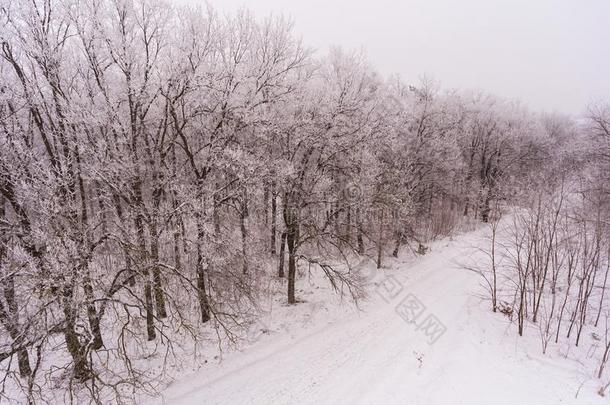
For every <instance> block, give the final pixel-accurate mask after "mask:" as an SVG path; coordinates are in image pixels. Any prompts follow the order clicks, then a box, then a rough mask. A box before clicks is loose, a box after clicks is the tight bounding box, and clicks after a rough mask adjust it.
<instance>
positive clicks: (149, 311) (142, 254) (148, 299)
mask: <svg viewBox="0 0 610 405" xmlns="http://www.w3.org/2000/svg"><path fill="white" fill-rule="evenodd" d="M143 222H144V220H143V218H142V214H141V213H139V212H138V213H136V218H135V225H136V233H137V237H138V257H139V263H137V266H138V267H140V268H141V269H142V270H141V271H140V273H141V274H142V278H143V279H144V306H145V308H144V309H145V311H146V332H147V334H148V340H149V341H150V340H154V339H155V338H156V337H157V333H156V332H155V318H154V313H153V311H154V310H153V308H154V305H153V296H152V286H151V283H150V271H149V270H148V257H147V254H146V240H145V239H144V223H143Z"/></svg>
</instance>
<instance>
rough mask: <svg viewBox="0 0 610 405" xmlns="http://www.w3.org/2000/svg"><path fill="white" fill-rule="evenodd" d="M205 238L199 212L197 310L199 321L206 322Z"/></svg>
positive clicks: (208, 314) (207, 319)
mask: <svg viewBox="0 0 610 405" xmlns="http://www.w3.org/2000/svg"><path fill="white" fill-rule="evenodd" d="M204 238H205V230H204V227H203V223H202V218H201V214H197V265H196V272H197V298H198V299H199V310H200V312H201V322H203V323H206V322H208V321H209V320H210V305H209V302H208V296H207V292H206V286H205V269H204V257H203V250H202V245H203V241H204Z"/></svg>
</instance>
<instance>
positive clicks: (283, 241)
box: [277, 232, 286, 278]
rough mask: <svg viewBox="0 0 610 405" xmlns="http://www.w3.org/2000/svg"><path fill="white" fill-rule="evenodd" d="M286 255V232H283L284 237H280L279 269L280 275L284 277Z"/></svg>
mask: <svg viewBox="0 0 610 405" xmlns="http://www.w3.org/2000/svg"><path fill="white" fill-rule="evenodd" d="M285 256H286V232H282V237H281V238H280V264H279V269H278V273H277V275H278V277H280V278H283V277H284V257H285Z"/></svg>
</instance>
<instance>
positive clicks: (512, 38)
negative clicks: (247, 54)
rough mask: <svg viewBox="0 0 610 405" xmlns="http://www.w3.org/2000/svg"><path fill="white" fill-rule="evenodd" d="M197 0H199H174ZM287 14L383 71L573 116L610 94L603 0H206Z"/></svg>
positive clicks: (301, 31) (228, 7)
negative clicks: (424, 77) (361, 52)
mask: <svg viewBox="0 0 610 405" xmlns="http://www.w3.org/2000/svg"><path fill="white" fill-rule="evenodd" d="M173 1H174V2H175V3H185V2H186V3H191V4H202V5H203V4H204V0H173ZM209 3H210V4H211V5H212V6H213V7H214V8H215V9H217V10H218V11H220V12H232V11H235V10H237V9H239V8H240V7H245V8H248V9H250V10H252V11H253V12H254V13H255V15H256V16H257V17H265V16H267V15H269V14H271V13H273V14H282V15H285V16H289V17H291V18H292V19H293V20H294V22H295V31H296V33H297V34H298V35H301V36H302V38H303V41H304V43H305V44H307V45H309V46H312V47H314V48H315V49H317V50H318V52H320V53H321V52H324V51H325V50H326V49H327V48H328V46H331V45H340V46H342V47H345V48H360V47H363V48H364V49H365V50H366V53H367V55H368V59H369V61H370V62H371V63H372V64H373V65H374V66H375V67H376V68H377V69H378V70H379V71H380V72H381V73H383V74H390V73H398V74H400V76H401V77H402V78H403V79H404V80H405V81H407V82H409V83H414V82H416V81H417V80H418V78H419V77H421V76H422V75H424V74H425V75H427V76H429V77H432V78H434V79H435V80H437V81H439V82H441V84H442V86H443V87H446V88H464V89H481V90H486V91H489V92H492V93H495V94H497V95H500V96H504V97H509V98H518V99H520V100H522V101H523V102H525V103H526V104H527V105H529V106H530V107H531V108H534V109H538V110H546V111H558V112H563V113H568V114H572V115H579V114H581V113H582V112H583V111H584V110H585V107H586V106H587V104H589V103H591V102H595V101H599V100H609V101H610V0H397V1H392V0H299V1H293V0H250V1H244V0H210V1H209Z"/></svg>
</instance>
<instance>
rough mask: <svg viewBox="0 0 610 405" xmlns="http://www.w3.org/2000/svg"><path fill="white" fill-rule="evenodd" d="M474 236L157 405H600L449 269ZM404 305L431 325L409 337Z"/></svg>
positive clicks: (190, 382) (474, 278)
mask: <svg viewBox="0 0 610 405" xmlns="http://www.w3.org/2000/svg"><path fill="white" fill-rule="evenodd" d="M482 234H483V232H482V231H479V232H474V233H470V234H467V235H464V236H462V237H459V238H457V239H456V240H455V241H452V242H447V241H445V242H442V243H438V244H436V245H434V246H433V250H432V251H431V252H430V253H428V254H427V255H425V256H423V257H421V258H418V259H417V260H416V261H414V262H412V263H409V264H408V265H407V264H406V263H405V264H404V265H402V266H401V265H398V268H397V269H396V270H389V271H387V272H386V273H385V276H381V277H378V279H377V281H380V279H381V280H385V284H383V283H382V284H379V286H378V287H377V288H376V289H375V288H373V291H374V292H373V293H372V294H371V300H370V301H369V302H368V303H366V304H365V305H364V307H363V311H360V312H353V313H352V314H350V315H346V316H344V317H343V318H339V319H333V320H329V321H325V322H319V324H318V325H317V326H315V327H312V328H309V329H307V330H304V331H301V332H299V331H296V332H293V333H289V334H279V333H278V334H275V335H272V336H269V337H268V338H267V339H265V340H264V341H260V342H257V344H255V345H253V346H252V347H250V348H248V350H245V351H244V352H243V353H237V355H235V356H230V357H229V358H227V359H226V360H225V361H223V362H222V363H221V364H219V365H214V366H213V367H206V368H204V369H202V370H200V371H199V372H197V373H196V374H194V375H192V376H190V377H188V378H186V379H184V380H181V381H178V382H177V383H175V384H173V385H172V386H171V387H169V389H168V390H166V391H165V392H164V398H163V402H164V403H166V404H172V405H174V404H175V405H203V404H239V405H244V404H260V405H271V404H273V405H279V404H334V405H336V404H413V405H419V404H421V405H424V404H425V405H428V404H430V405H433V404H443V405H446V404H469V405H472V404H494V405H500V404H507V405H509V404H510V405H514V404H560V403H565V404H572V403H576V404H588V403H603V400H602V398H600V397H598V396H596V395H594V393H593V392H591V391H594V386H595V385H594V384H595V381H594V380H593V378H592V377H591V376H589V375H586V374H585V372H584V371H582V372H581V371H579V368H578V367H579V366H578V365H576V364H573V363H575V362H574V361H571V360H569V359H563V358H553V357H552V356H546V357H545V356H542V355H541V354H540V346H539V342H538V341H537V340H536V334H535V331H532V333H531V336H529V337H528V336H525V337H524V338H521V339H519V338H517V337H516V336H515V332H514V328H511V329H510V330H509V325H508V320H507V319H506V318H504V317H503V316H501V315H494V314H491V313H490V312H489V310H488V303H487V302H486V301H484V300H482V296H483V294H484V290H483V289H482V288H481V286H480V277H479V276H478V275H477V274H476V273H474V272H470V271H466V270H464V269H462V268H460V266H459V265H458V263H461V262H464V261H465V259H467V257H466V256H469V255H472V254H477V253H474V252H475V251H474V250H473V249H471V246H473V245H475V244H478V243H480V242H481V241H480V240H479V238H481V237H482ZM391 286H394V287H396V288H397V289H392V288H390V287H391ZM375 290H376V291H375ZM390 290H391V291H393V293H390ZM397 291H398V293H397ZM378 293H380V294H378ZM378 295H383V298H382V297H380V296H378ZM415 300H418V301H419V303H420V304H423V305H424V306H425V308H424V309H423V310H422V311H421V316H420V317H418V318H417V324H420V325H428V326H430V328H427V329H426V328H425V327H424V328H423V329H422V328H420V329H419V330H418V329H417V327H416V325H415V324H410V323H408V322H406V321H405V319H403V317H401V316H400V315H399V312H400V313H402V314H403V316H405V315H406V316H410V315H412V314H413V312H412V311H413V309H414V307H413V306H411V307H409V306H405V305H403V306H400V305H399V304H400V303H401V302H403V303H410V304H413V303H415V302H416V301H415ZM410 311H411V312H410ZM429 315H430V316H433V317H436V318H433V317H428V316H429ZM329 319H331V318H329ZM424 321H425V322H424ZM438 321H440V322H441V323H442V325H441V324H439V323H438ZM443 325H444V327H445V328H446V331H445V332H444V333H443V334H442V335H441V334H440V332H442V331H443V328H442V326H443ZM426 330H427V332H428V333H426ZM435 338H436V339H437V340H436V341H435V342H434V343H430V341H431V340H433V339H435ZM583 370H584V368H583ZM589 385H590V386H589ZM583 386H584V387H586V389H585V388H583ZM579 391H580V394H578V399H577V398H576V395H577V393H578V392H579Z"/></svg>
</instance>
